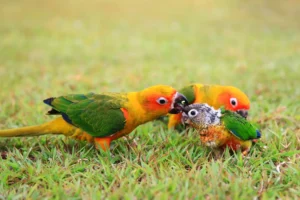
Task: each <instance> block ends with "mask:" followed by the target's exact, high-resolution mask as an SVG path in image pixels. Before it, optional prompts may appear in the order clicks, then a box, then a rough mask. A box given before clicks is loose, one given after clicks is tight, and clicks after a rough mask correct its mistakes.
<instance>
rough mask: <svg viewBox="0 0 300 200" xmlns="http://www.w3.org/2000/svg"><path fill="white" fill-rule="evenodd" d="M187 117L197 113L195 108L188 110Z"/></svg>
mask: <svg viewBox="0 0 300 200" xmlns="http://www.w3.org/2000/svg"><path fill="white" fill-rule="evenodd" d="M188 115H189V117H195V116H197V115H198V111H197V110H196V109H192V110H190V111H189V112H188Z"/></svg>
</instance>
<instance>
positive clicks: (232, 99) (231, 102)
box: [230, 98, 238, 107]
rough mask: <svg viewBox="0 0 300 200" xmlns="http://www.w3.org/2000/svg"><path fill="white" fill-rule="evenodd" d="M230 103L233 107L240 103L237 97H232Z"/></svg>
mask: <svg viewBox="0 0 300 200" xmlns="http://www.w3.org/2000/svg"><path fill="white" fill-rule="evenodd" d="M230 104H231V105H232V106H233V107H236V106H237V105H238V101H237V99H236V98H230Z"/></svg>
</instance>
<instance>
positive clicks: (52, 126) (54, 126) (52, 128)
mask: <svg viewBox="0 0 300 200" xmlns="http://www.w3.org/2000/svg"><path fill="white" fill-rule="evenodd" d="M75 131H76V127H74V126H71V125H70V124H68V123H67V122H66V121H65V120H63V119H62V118H61V117H59V118H56V119H54V120H52V121H50V122H47V123H44V124H41V125H37V126H27V127H22V128H16V129H8V130H0V137H26V136H38V135H45V134H63V135H66V136H71V135H73V134H74V133H75Z"/></svg>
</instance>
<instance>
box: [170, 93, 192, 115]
mask: <svg viewBox="0 0 300 200" xmlns="http://www.w3.org/2000/svg"><path fill="white" fill-rule="evenodd" d="M188 104H189V103H188V100H187V98H186V97H185V96H184V95H183V94H180V93H178V94H177V97H176V99H175V100H174V104H173V108H172V109H171V110H170V111H169V113H170V114H178V113H180V112H182V110H183V109H184V107H185V106H187V105H188Z"/></svg>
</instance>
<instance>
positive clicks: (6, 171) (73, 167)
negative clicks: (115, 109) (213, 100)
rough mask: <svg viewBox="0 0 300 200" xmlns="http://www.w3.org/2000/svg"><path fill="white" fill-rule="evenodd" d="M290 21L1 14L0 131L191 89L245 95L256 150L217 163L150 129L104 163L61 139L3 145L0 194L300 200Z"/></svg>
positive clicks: (282, 4)
mask: <svg viewBox="0 0 300 200" xmlns="http://www.w3.org/2000/svg"><path fill="white" fill-rule="evenodd" d="M50 2H51V3H50ZM125 2H126V3H125ZM299 18H300V9H299V4H298V2H297V1H258V0H257V1H238V0H236V1H234V0H231V1H225V0H224V1H222V0H220V1H175V2H174V1H163V2H161V1H132V0H131V1H124V3H120V1H116V0H113V1H108V0H103V1H97V2H94V1H92V2H91V1H72V2H71V1H64V2H63V3H60V1H47V2H46V1H5V0H3V1H2V2H1V7H0V38H1V39H0V52H1V53H0V84H1V87H0V91H1V92H0V129H4V128H14V127H20V126H26V125H34V124H40V123H43V122H46V121H48V120H49V119H50V117H49V116H45V115H44V113H45V112H46V111H47V110H48V107H47V106H46V105H44V104H43V103H42V100H43V99H45V98H47V97H49V96H57V95H62V94H68V93H85V92H90V91H93V92H104V91H113V92H119V91H133V90H140V89H142V88H144V87H147V86H150V85H155V84H168V85H172V86H174V87H176V88H181V87H182V86H185V85H187V84H189V83H191V82H199V83H209V84H224V85H234V86H237V87H239V88H241V89H242V90H243V91H245V93H247V94H248V96H249V97H250V99H251V102H252V104H251V113H250V120H251V121H254V122H258V123H259V124H260V126H261V127H262V134H263V136H262V139H261V140H260V141H259V143H258V144H257V145H255V146H254V148H252V150H251V153H250V155H249V156H247V157H246V158H243V157H242V156H241V153H240V152H238V153H236V154H234V155H232V156H231V155H230V154H229V153H228V152H226V153H225V154H224V155H223V156H222V158H220V159H213V157H212V155H211V152H210V150H209V149H205V148H204V147H202V146H200V144H199V138H198V136H197V135H196V134H195V133H192V132H190V133H188V134H179V133H176V132H174V131H167V130H165V129H164V127H163V126H162V125H161V124H159V123H148V124H145V125H143V126H140V127H139V128H138V129H137V130H136V131H134V132H133V133H131V134H130V135H129V137H128V138H127V139H119V140H117V141H115V142H114V143H113V146H112V149H111V151H110V152H109V153H104V152H99V151H97V150H95V149H94V148H93V146H91V145H90V144H87V143H84V142H78V141H74V140H72V139H68V138H64V137H62V136H59V137H55V136H50V135H48V136H42V137H38V138H13V139H6V138H1V139H0V149H1V155H2V159H1V158H0V163H1V165H0V194H1V195H2V196H3V198H4V199H25V198H28V199H41V198H45V199H100V198H101V199H104V198H110V199H119V198H124V199H143V198H150V199H151V198H154V197H155V198H157V199H172V198H177V199H195V198H196V199H255V198H259V199H278V198H279V199H296V198H300V182H299V178H300V161H299V159H300V127H299V124H300V114H299V113H300V89H299V86H300V79H299V75H300V56H299V55H300V21H299V20H298V19H299ZM1 195H0V199H1Z"/></svg>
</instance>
